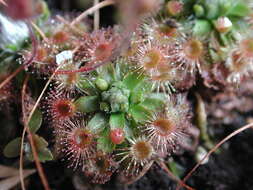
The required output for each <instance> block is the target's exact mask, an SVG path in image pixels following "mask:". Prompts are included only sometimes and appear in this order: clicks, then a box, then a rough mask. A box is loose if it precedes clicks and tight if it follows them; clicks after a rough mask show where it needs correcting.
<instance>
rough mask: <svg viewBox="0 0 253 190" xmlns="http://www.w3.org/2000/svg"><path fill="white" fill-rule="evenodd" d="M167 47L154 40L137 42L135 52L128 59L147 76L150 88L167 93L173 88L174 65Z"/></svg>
mask: <svg viewBox="0 0 253 190" xmlns="http://www.w3.org/2000/svg"><path fill="white" fill-rule="evenodd" d="M168 51H169V48H168V46H166V45H164V44H160V43H159V41H156V40H147V42H145V43H139V44H138V46H137V49H136V52H135V54H134V55H133V56H130V57H129V59H130V60H131V61H132V62H133V63H134V64H135V67H136V70H137V71H138V72H140V73H141V74H145V75H147V76H148V78H149V80H150V82H151V83H152V89H153V90H157V91H163V92H166V93H168V94H170V93H172V92H173V91H174V90H175V89H174V88H173V86H172V83H173V81H174V79H175V77H176V76H175V74H176V69H177V68H176V67H175V64H174V63H173V62H172V61H171V59H170V58H169V55H168Z"/></svg>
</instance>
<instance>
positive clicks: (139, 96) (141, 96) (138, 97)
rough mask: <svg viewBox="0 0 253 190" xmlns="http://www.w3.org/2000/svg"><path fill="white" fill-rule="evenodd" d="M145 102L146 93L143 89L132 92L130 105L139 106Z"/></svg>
mask: <svg viewBox="0 0 253 190" xmlns="http://www.w3.org/2000/svg"><path fill="white" fill-rule="evenodd" d="M144 100H145V92H144V91H143V89H135V90H133V91H132V92H131V95H130V103H131V104H138V103H140V102H143V101H144Z"/></svg>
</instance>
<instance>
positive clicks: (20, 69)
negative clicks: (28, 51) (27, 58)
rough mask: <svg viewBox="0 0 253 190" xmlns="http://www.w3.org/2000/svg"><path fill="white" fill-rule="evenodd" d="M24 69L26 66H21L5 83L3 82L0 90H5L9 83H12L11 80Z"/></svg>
mask: <svg viewBox="0 0 253 190" xmlns="http://www.w3.org/2000/svg"><path fill="white" fill-rule="evenodd" d="M24 68H25V66H24V65H21V66H20V67H18V68H17V69H16V70H15V71H14V72H13V73H11V74H10V75H9V76H8V77H7V78H6V79H5V80H4V81H3V82H1V84H0V89H1V88H3V87H4V86H5V85H6V84H7V83H8V82H10V81H11V79H13V78H14V77H15V76H16V75H17V74H18V73H19V72H20V71H23V69H24Z"/></svg>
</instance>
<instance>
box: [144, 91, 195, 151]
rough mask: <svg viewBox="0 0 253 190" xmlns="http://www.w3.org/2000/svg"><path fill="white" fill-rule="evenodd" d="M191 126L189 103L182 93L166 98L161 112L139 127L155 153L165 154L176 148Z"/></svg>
mask: <svg viewBox="0 0 253 190" xmlns="http://www.w3.org/2000/svg"><path fill="white" fill-rule="evenodd" d="M189 127H191V123H190V112H189V104H188V103H187V100H186V98H185V97H184V96H183V95H177V96H174V97H171V98H170V99H168V101H167V104H166V107H165V109H164V110H163V111H162V112H157V113H154V114H153V115H152V116H151V118H150V119H149V121H148V122H147V123H145V125H143V126H142V127H140V128H141V130H142V131H143V133H144V134H146V136H147V138H148V139H150V141H151V142H152V144H153V146H154V147H155V150H156V151H157V153H160V154H161V155H162V156H167V155H170V154H171V153H173V152H174V151H176V150H177V148H178V146H179V144H180V143H181V142H182V141H183V140H184V139H185V137H186V136H187V135H186V131H187V129H188V128H189Z"/></svg>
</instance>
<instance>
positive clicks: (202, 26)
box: [193, 19, 212, 36]
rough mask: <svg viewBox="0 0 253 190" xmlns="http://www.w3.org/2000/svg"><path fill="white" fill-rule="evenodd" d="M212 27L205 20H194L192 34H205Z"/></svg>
mask: <svg viewBox="0 0 253 190" xmlns="http://www.w3.org/2000/svg"><path fill="white" fill-rule="evenodd" d="M211 29H212V26H211V24H210V22H209V21H207V20H200V19H199V20H196V22H195V25H194V27H193V34H194V35H196V36H203V35H207V34H208V33H209V32H210V31H211Z"/></svg>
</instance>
